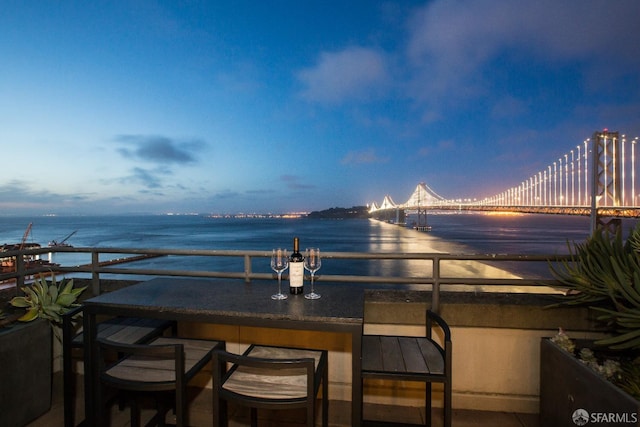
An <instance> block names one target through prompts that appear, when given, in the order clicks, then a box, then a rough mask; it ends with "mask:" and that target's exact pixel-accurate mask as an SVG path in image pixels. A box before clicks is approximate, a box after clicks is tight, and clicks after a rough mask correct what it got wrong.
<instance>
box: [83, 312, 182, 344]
mask: <svg viewBox="0 0 640 427" xmlns="http://www.w3.org/2000/svg"><path fill="white" fill-rule="evenodd" d="M171 325H172V322H171V321H169V320H161V319H149V318H139V317H114V318H111V319H108V320H105V321H103V322H100V323H98V338H104V339H108V340H110V341H115V342H118V343H122V344H137V343H140V342H143V341H145V340H147V339H149V338H151V337H153V336H155V335H159V334H160V333H161V332H162V331H164V330H165V329H167V328H169V327H170V326H171ZM83 340H84V337H83V334H82V332H79V333H77V334H76V335H75V336H74V337H73V341H72V342H71V344H72V346H73V347H76V348H82V346H83V342H84V341H83Z"/></svg>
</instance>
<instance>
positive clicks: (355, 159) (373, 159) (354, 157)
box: [340, 148, 389, 165]
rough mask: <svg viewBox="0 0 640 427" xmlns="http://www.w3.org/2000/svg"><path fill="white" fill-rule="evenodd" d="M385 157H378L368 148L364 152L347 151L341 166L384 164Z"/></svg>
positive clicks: (373, 150) (386, 159)
mask: <svg viewBox="0 0 640 427" xmlns="http://www.w3.org/2000/svg"><path fill="white" fill-rule="evenodd" d="M388 160H389V159H388V158H387V157H380V156H379V155H378V154H377V153H376V150H375V149H373V148H368V149H366V150H359V151H349V152H348V153H347V154H346V155H345V156H344V157H343V158H342V160H341V162H340V163H342V164H343V165H357V164H367V163H386V162H387V161H388Z"/></svg>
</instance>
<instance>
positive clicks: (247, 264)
mask: <svg viewBox="0 0 640 427" xmlns="http://www.w3.org/2000/svg"><path fill="white" fill-rule="evenodd" d="M244 282H245V283H251V256H250V255H249V254H245V255H244Z"/></svg>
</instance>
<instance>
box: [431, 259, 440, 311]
mask: <svg viewBox="0 0 640 427" xmlns="http://www.w3.org/2000/svg"><path fill="white" fill-rule="evenodd" d="M432 270H433V289H432V291H431V310H432V311H433V312H435V313H436V314H440V257H439V256H438V255H434V257H433V268H432Z"/></svg>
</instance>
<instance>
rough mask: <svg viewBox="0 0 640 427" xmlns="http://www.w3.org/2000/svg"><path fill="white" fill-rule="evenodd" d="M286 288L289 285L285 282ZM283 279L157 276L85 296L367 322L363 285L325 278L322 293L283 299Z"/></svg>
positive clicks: (121, 303) (177, 310)
mask: <svg viewBox="0 0 640 427" xmlns="http://www.w3.org/2000/svg"><path fill="white" fill-rule="evenodd" d="M283 290H286V285H285V284H284V283H283ZM276 291H277V282H276V281H275V280H273V281H253V282H251V283H249V284H246V283H244V282H242V281H238V280H232V279H185V278H157V279H152V280H149V281H146V282H140V283H138V284H135V285H132V286H128V287H125V288H122V289H119V290H116V291H113V292H108V293H105V294H102V295H99V296H97V297H93V298H90V299H88V300H86V301H85V304H86V305H87V307H91V306H96V305H98V306H101V307H107V308H118V309H132V310H133V309H135V310H139V311H149V312H156V313H162V312H170V313H172V314H175V315H177V316H178V317H181V318H189V317H190V318H193V319H196V318H198V319H201V320H203V321H207V320H209V321H210V320H216V319H220V318H227V319H229V318H234V319H236V321H237V323H244V320H243V319H251V320H252V321H253V322H256V321H259V320H260V319H262V320H265V321H280V320H281V321H306V322H331V323H342V324H350V323H351V324H361V323H362V319H363V312H364V307H363V306H364V304H363V301H364V293H363V289H362V288H359V287H352V286H348V285H340V284H330V283H323V284H322V285H319V286H317V287H316V291H317V292H318V293H320V294H321V295H322V297H321V298H320V299H317V300H307V299H306V298H304V296H303V295H289V298H287V299H286V300H282V301H276V300H273V299H271V295H272V294H274V293H275V292H276Z"/></svg>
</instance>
